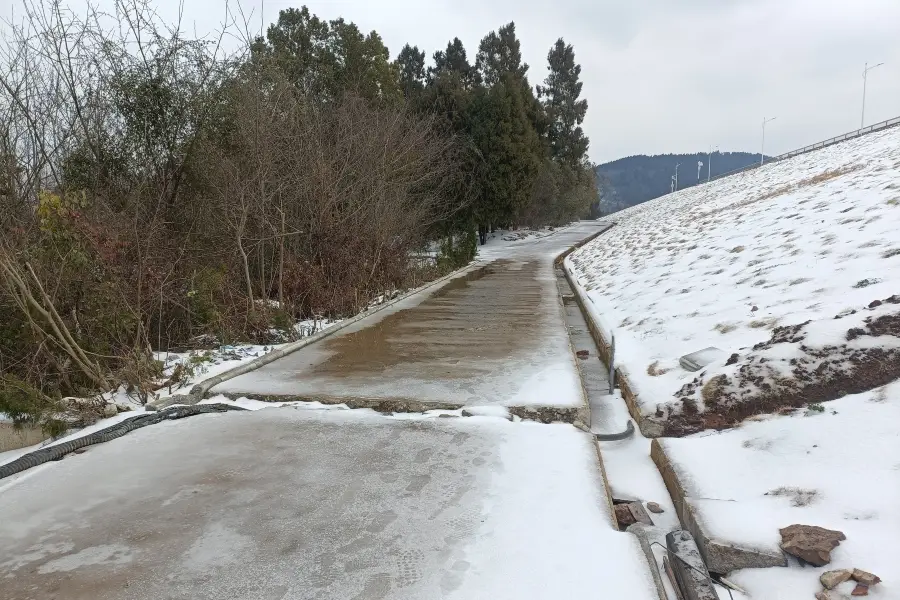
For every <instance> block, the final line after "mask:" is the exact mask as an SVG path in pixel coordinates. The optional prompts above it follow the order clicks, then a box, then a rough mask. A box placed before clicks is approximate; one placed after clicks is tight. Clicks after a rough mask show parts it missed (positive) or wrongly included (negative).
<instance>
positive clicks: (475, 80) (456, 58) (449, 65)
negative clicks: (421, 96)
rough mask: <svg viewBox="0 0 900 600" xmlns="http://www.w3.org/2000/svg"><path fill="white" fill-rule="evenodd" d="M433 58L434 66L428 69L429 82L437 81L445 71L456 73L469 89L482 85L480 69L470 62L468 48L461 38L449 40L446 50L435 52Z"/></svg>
mask: <svg viewBox="0 0 900 600" xmlns="http://www.w3.org/2000/svg"><path fill="white" fill-rule="evenodd" d="M433 59H434V66H433V67H431V68H430V69H428V80H429V82H434V81H436V80H437V79H438V78H439V77H440V76H441V75H442V74H444V73H456V74H457V75H458V77H459V81H460V82H461V83H462V85H463V87H465V88H466V89H467V90H473V89H475V88H476V87H477V86H479V85H481V78H480V77H479V74H478V71H477V69H475V67H473V66H472V65H471V64H469V59H468V57H467V56H466V49H465V47H464V46H463V43H462V41H460V39H459V38H453V40H452V41H450V42H448V43H447V49H446V50H443V51H441V50H438V51H437V52H435V53H434V56H433Z"/></svg>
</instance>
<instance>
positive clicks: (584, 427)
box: [572, 419, 591, 433]
mask: <svg viewBox="0 0 900 600" xmlns="http://www.w3.org/2000/svg"><path fill="white" fill-rule="evenodd" d="M572 425H574V426H575V427H577V428H578V429H580V430H582V431H584V432H585V433H590V432H591V428H590V427H588V426H587V425H585V424H584V423H582V422H581V421H579V420H578V419H576V420H575V421H573V422H572Z"/></svg>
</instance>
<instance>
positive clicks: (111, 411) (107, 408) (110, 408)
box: [103, 404, 119, 417]
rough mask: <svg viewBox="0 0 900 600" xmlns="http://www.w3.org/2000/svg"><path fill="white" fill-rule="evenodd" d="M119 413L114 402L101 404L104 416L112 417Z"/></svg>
mask: <svg viewBox="0 0 900 600" xmlns="http://www.w3.org/2000/svg"><path fill="white" fill-rule="evenodd" d="M117 414H119V409H118V408H116V405H115V404H104V405H103V416H104V417H114V416H116V415H117Z"/></svg>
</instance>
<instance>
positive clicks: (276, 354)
mask: <svg viewBox="0 0 900 600" xmlns="http://www.w3.org/2000/svg"><path fill="white" fill-rule="evenodd" d="M484 266H485V265H484V263H479V262H478V261H477V260H475V261H473V262H471V263H469V264H468V265H466V266H465V267H462V268H459V269H457V270H455V271H453V272H452V273H450V274H448V275H444V276H443V277H440V278H438V279H435V280H434V281H429V282H428V283H426V284H424V285H421V286H419V287H417V288H415V289H413V290H410V291H408V292H406V293H405V294H401V295H400V296H398V297H396V298H394V299H393V300H391V301H390V302H385V303H384V304H381V305H379V306H377V307H375V309H373V310H367V311H363V312H361V313H359V314H357V315H355V316H353V317H350V318H349V319H344V320H343V321H341V322H340V323H338V324H337V325H333V326H331V327H329V328H328V329H325V330H324V331H320V332H319V333H317V334H315V335H311V336H309V337H306V338H303V339H301V340H297V341H296V342H291V343H289V344H286V345H285V346H284V347H282V348H279V349H277V350H273V351H271V352H269V353H267V354H264V355H263V356H260V357H259V358H256V359H254V360H251V361H250V362H247V363H244V364H242V365H238V366H237V367H235V368H233V369H229V370H228V371H225V372H224V373H219V374H218V375H216V376H215V377H210V378H209V379H205V380H203V381H201V382H200V383H197V384H195V385H194V386H193V387H192V388H191V391H190V392H188V393H187V394H176V395H173V396H168V397H166V398H161V399H160V400H157V401H155V402H151V403H150V404H151V405H152V406H155V407H156V408H165V407H167V406H171V405H173V404H188V405H190V404H197V403H198V402H200V401H201V400H203V399H204V398H205V397H206V395H207V394H208V393H209V391H210V390H211V389H212V388H213V387H215V386H217V385H219V384H220V383H222V382H224V381H228V380H229V379H233V378H235V377H238V376H239V375H244V374H245V373H249V372H251V371H255V370H257V369H259V368H261V367H263V366H265V365H267V364H269V363H271V362H275V361H276V360H278V359H279V358H284V357H285V356H287V355H288V354H291V353H293V352H296V351H297V350H300V349H301V348H305V347H306V346H309V345H310V344H315V343H316V342H318V341H319V340H323V339H325V338H327V337H328V336H331V335H334V334H335V333H337V332H338V331H341V330H342V329H344V328H346V327H349V326H350V325H353V324H355V323H358V322H359V321H362V320H363V319H366V318H368V317H371V316H372V315H375V314H378V313H379V312H381V311H383V310H385V309H387V308H390V307H392V306H394V305H395V304H398V303H399V302H403V301H404V300H407V299H408V298H411V297H412V296H415V295H416V294H419V293H421V292H424V291H425V290H428V289H430V288H432V287H434V286H436V285H440V284H442V283H445V282H447V281H450V280H451V279H456V278H457V277H463V276H465V275H468V274H469V273H471V272H473V271H477V270H478V269H482V268H484Z"/></svg>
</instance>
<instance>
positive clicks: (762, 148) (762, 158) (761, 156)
mask: <svg viewBox="0 0 900 600" xmlns="http://www.w3.org/2000/svg"><path fill="white" fill-rule="evenodd" d="M777 118H778V117H772V118H771V119H767V118H765V117H763V122H762V145H761V146H760V148H759V166H762V165H763V162H764V161H765V160H766V123H769V122H770V121H774V120H775V119H777Z"/></svg>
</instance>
